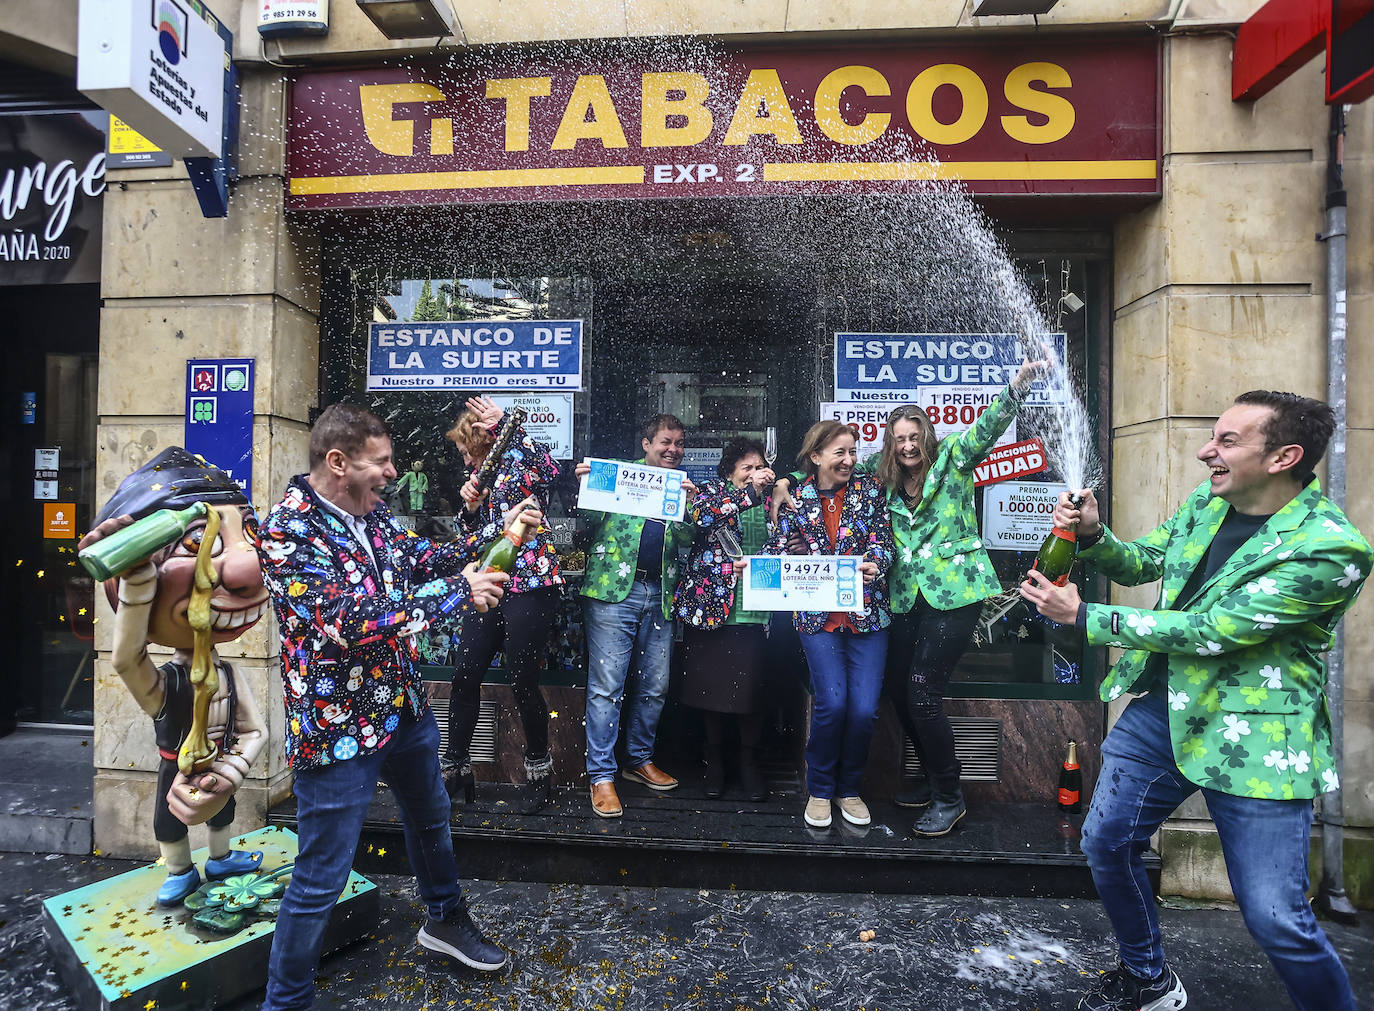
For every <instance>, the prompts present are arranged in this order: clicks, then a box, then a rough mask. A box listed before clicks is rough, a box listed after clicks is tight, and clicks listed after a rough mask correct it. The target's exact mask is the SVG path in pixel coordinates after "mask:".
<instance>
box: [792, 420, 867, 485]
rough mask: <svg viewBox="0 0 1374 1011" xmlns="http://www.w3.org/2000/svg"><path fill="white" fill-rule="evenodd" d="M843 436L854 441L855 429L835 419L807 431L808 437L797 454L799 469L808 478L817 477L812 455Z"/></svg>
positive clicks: (818, 423)
mask: <svg viewBox="0 0 1374 1011" xmlns="http://www.w3.org/2000/svg"><path fill="white" fill-rule="evenodd" d="M842 435H847V436H849V437H850V438H851V439H852V438H854V429H852V428H850V427H849V426H848V425H846V424H845V423H844V422H843V421H836V420H834V419H833V418H831V419H828V420H825V421H818V422H816V423H815V424H814V425H812V426H811V427H810V428H808V429H807V430H806V435H805V436H804V437H803V438H802V445H801V451H800V452H799V453H797V467H798V468H800V469H801V471H802V472H803V473H804V474H805V475H806V476H807V477H815V476H816V470H817V467H816V465H815V464H814V463H813V462H812V461H811V454H812V453H819V452H820V451H821V450H823V449H824V448H825V447H826V446H828V445H830V444H831V443H832V442H834V441H835V440H836V439H838V438H839V437H840V436H842Z"/></svg>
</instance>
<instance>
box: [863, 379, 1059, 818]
mask: <svg viewBox="0 0 1374 1011" xmlns="http://www.w3.org/2000/svg"><path fill="white" fill-rule="evenodd" d="M1047 364H1048V363H1047V362H1045V361H1030V360H1027V361H1026V362H1025V363H1024V364H1022V366H1021V369H1020V371H1019V372H1017V374H1016V378H1014V379H1013V380H1012V382H1011V385H1010V386H1009V387H1008V388H1007V389H1005V390H1003V391H1002V392H1001V393H999V394H998V395H997V397H996V398H995V399H994V400H993V402H992V403H991V404H990V405H988V409H987V410H986V411H984V412H983V414H982V415H981V416H980V417H979V418H978V420H977V421H976V422H974V424H973V427H972V428H970V429H969V430H968V431H966V432H960V433H958V434H956V435H951V436H948V437H947V438H945V439H943V440H941V439H938V438H937V437H936V434H935V427H934V425H932V424H931V422H930V419H929V418H927V417H926V414H925V412H924V411H923V410H922V409H921V408H919V407H917V406H915V405H914V404H905V405H903V406H901V407H899V408H897V409H896V410H895V411H893V412H892V414H891V415H889V416H888V422H887V430H886V432H885V433H884V435H883V448H882V452H881V453H879V454H876V455H875V456H872V457H870V458H869V459H868V460H866V461H864V467H865V469H867V470H870V471H871V472H873V473H875V474H876V475H877V476H878V478H879V479H880V480H881V481H882V483H883V486H884V487H885V488H886V489H887V503H888V512H889V513H890V515H891V518H892V534H893V537H894V539H895V540H896V546H897V550H896V552H895V556H894V558H893V562H892V568H891V570H889V572H888V586H889V592H890V593H891V597H892V631H891V634H890V636H889V638H888V647H887V665H886V670H885V674H884V680H883V693H884V694H885V695H887V696H888V698H890V699H891V700H892V705H893V708H894V709H895V710H896V712H897V718H898V720H899V721H900V722H901V724H902V728H903V730H905V731H906V735H907V737H908V738H910V740H911V744H912V747H914V748H915V749H916V754H917V756H918V757H919V758H920V759H921V768H922V770H923V771H924V772H925V774H926V776H927V782H926V783H918V784H915V786H914V788H911V789H908V790H904V791H903V792H902V793H900V794H899V795H898V796H897V798H896V800H897V803H898V804H901V805H902V806H904V807H925V806H926V805H929V809H928V810H927V811H926V812H925V814H923V815H922V816H921V817H920V818H919V819H917V821H916V824H915V825H914V826H913V827H912V832H913V833H914V834H916V835H920V836H941V835H946V834H947V833H949V832H950V830H951V829H953V828H954V826H955V824H956V823H957V822H958V821H959V819H960V818H962V817H963V816H964V811H965V807H964V796H963V791H962V790H961V789H960V787H959V774H960V771H961V769H960V765H959V760H958V758H956V757H955V754H954V731H953V730H952V728H951V727H950V724H949V717H948V716H946V715H945V709H944V695H945V691H946V689H947V688H948V686H949V679H950V677H951V675H952V674H953V673H954V666H955V664H957V663H958V662H959V658H960V657H961V656H963V654H964V650H965V649H967V648H968V644H969V640H970V639H972V638H973V631H974V628H975V626H976V624H977V621H978V614H979V611H980V610H981V607H982V602H983V601H984V600H986V599H987V598H988V597H991V596H994V595H995V594H998V593H1000V592H1001V591H1002V586H1001V583H1000V582H999V581H998V579H997V575H996V573H995V572H994V571H993V567H992V560H991V559H990V558H989V557H988V553H987V550H986V549H985V548H984V547H983V542H982V540H981V538H980V537H979V535H978V519H977V515H976V513H975V511H974V504H973V491H974V478H973V469H974V467H975V466H977V464H978V463H980V462H981V461H982V460H983V458H984V457H985V456H987V454H988V452H989V451H990V450H991V449H992V447H993V444H994V443H996V441H997V439H998V437H1000V436H1001V434H1002V433H1003V432H1005V431H1006V430H1007V426H1008V425H1010V424H1011V422H1012V420H1013V419H1014V418H1015V417H1016V412H1017V410H1018V409H1019V408H1020V405H1021V398H1022V397H1023V396H1024V395H1025V392H1026V390H1028V389H1029V388H1030V385H1031V382H1032V381H1033V380H1034V379H1035V377H1036V376H1037V375H1038V374H1039V373H1040V372H1041V371H1042V370H1043V369H1045V368H1046V367H1047Z"/></svg>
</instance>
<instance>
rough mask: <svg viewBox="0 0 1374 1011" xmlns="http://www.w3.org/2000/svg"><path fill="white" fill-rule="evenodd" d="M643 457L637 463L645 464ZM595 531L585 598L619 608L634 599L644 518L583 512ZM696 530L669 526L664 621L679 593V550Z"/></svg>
mask: <svg viewBox="0 0 1374 1011" xmlns="http://www.w3.org/2000/svg"><path fill="white" fill-rule="evenodd" d="M643 462H644V458H643V457H640V458H639V459H638V460H636V461H635V463H643ZM578 512H580V513H581V514H582V515H583V516H584V517H586V519H587V521H588V522H590V523H591V524H592V526H593V527H594V528H595V530H594V531H593V534H592V543H591V547H590V548H588V549H587V572H586V574H585V575H584V576H583V577H582V596H584V597H591V598H592V599H593V600H605V601H608V602H610V603H612V604H618V603H620V602H621V601H622V600H624V599H625V598H626V597H628V596H629V595H630V586H631V584H633V583H634V581H635V568H636V567H637V566H638V565H639V537H640V534H642V533H643V531H644V523H645V520H644V517H643V516H627V515H625V514H624V513H604V512H600V511H599V510H596V509H579V510H578ZM695 533H696V527H694V526H692V525H691V524H690V523H669V524H668V525H667V529H666V530H665V531H664V532H663V569H662V572H663V617H665V618H671V617H672V616H673V591H674V590H676V589H677V581H678V554H679V549H681V548H683V547H686V546H687V545H689V544H691V543H692V537H693V535H694V534H695Z"/></svg>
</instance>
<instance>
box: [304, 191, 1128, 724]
mask: <svg viewBox="0 0 1374 1011" xmlns="http://www.w3.org/2000/svg"><path fill="white" fill-rule="evenodd" d="M487 213H489V214H491V215H492V216H493V217H492V221H491V222H488V224H489V225H492V222H498V223H499V224H500V225H501V226H502V227H496V226H495V225H492V227H489V228H487V229H477V230H472V231H468V232H461V233H460V232H459V231H457V230H452V229H451V230H450V231H449V232H446V233H444V235H445V239H444V248H445V253H444V254H443V255H439V254H434V255H431V254H427V253H425V252H424V251H422V250H418V251H417V250H415V249H413V248H411V247H409V246H407V245H406V244H405V243H403V242H401V241H400V240H399V239H398V238H397V236H398V235H399V234H400V232H401V231H403V230H399V229H397V228H396V227H394V226H393V227H391V228H389V229H386V230H385V232H386V235H387V236H388V237H387V238H386V239H385V241H382V242H379V243H375V244H374V243H370V242H364V241H362V240H360V239H358V238H356V237H350V236H348V235H346V234H344V233H339V234H337V235H335V236H332V237H330V238H329V239H328V241H329V243H330V245H331V247H332V253H331V254H330V255H328V256H327V257H326V262H327V263H329V264H330V265H331V266H330V267H329V277H328V279H327V284H326V299H325V303H326V304H325V311H326V320H327V323H326V334H325V338H326V339H325V345H324V348H323V351H324V354H323V355H322V376H321V386H322V389H323V390H324V398H323V402H324V403H328V402H332V401H335V400H341V399H353V400H355V401H356V400H359V399H361V400H363V401H365V402H366V403H367V404H369V406H370V407H371V408H372V409H373V410H375V411H376V412H377V413H378V414H380V415H381V416H382V417H383V418H385V419H386V420H387V422H388V424H389V425H390V427H391V429H392V431H393V433H394V443H395V452H396V459H397V461H398V469H404V468H405V467H407V466H412V465H413V464H414V462H415V461H422V462H423V465H424V467H425V469H426V472H427V473H428V476H429V480H430V489H431V495H432V497H433V505H432V508H430V509H429V510H427V513H428V515H425V516H412V518H411V521H412V522H414V523H415V524H416V525H417V526H421V527H422V529H424V530H425V531H426V532H430V533H436V534H439V535H443V534H445V533H446V532H447V531H448V530H449V529H451V516H452V513H453V510H454V508H455V506H456V505H457V503H458V502H459V499H458V494H457V493H458V488H459V487H460V486H461V484H462V481H463V480H464V479H465V477H466V474H465V472H464V469H463V464H462V460H461V458H460V457H459V455H458V453H457V452H456V450H455V449H454V448H453V446H452V444H450V443H448V442H446V441H445V440H444V437H443V436H444V432H445V431H447V429H448V428H449V427H450V426H451V425H452V424H453V422H454V421H455V419H456V418H457V416H458V413H459V412H460V410H461V408H462V404H463V403H464V401H465V400H466V396H467V395H466V394H454V393H450V392H395V391H387V392H371V393H369V392H366V391H365V377H366V373H367V369H366V355H367V334H368V326H369V324H371V323H373V322H384V321H388V320H394V321H409V320H450V321H459V320H466V319H581V320H582V321H583V323H584V333H585V344H584V364H583V371H584V377H585V388H584V390H583V391H581V392H579V393H577V394H576V395H575V396H574V398H573V399H574V408H573V413H572V417H571V420H570V425H569V440H570V452H569V454H568V459H569V461H570V462H571V461H572V460H577V459H581V458H582V457H584V456H587V455H594V456H608V457H630V456H631V454H637V451H638V448H639V440H638V437H637V435H636V434H635V433H636V431H637V429H638V426H639V424H640V423H641V422H642V420H643V419H644V418H646V417H647V416H649V415H651V414H654V413H659V412H664V413H671V414H675V415H677V416H679V417H680V418H682V419H683V421H684V422H685V423H686V425H687V427H688V431H689V444H688V445H689V455H688V459H687V461H686V466H687V468H688V469H689V471H690V470H694V469H695V470H696V471H697V472H698V473H699V474H700V475H701V476H708V475H710V474H713V473H714V463H715V460H717V459H718V458H719V449H720V447H721V446H722V445H723V444H724V442H725V441H726V440H727V439H729V438H730V437H731V436H733V435H736V434H744V435H750V436H754V437H760V436H761V435H762V434H763V431H764V430H765V429H766V428H767V427H770V426H772V427H775V428H777V430H778V437H779V446H780V448H781V454H780V457H779V461H778V467H779V468H782V467H784V466H788V465H790V464H791V463H792V460H793V455H794V453H795V449H796V447H797V446H798V445H799V444H800V441H801V437H802V434H803V433H804V432H805V430H806V428H807V427H809V425H810V424H811V423H812V422H813V421H814V420H815V418H816V409H817V407H816V405H817V404H818V403H819V402H821V401H827V400H831V399H833V378H834V376H833V369H834V365H833V354H834V334H836V333H844V332H877V333H942V332H943V333H965V332H969V326H970V323H969V318H970V317H969V316H968V315H967V314H962V315H961V311H960V306H961V305H962V304H963V302H964V301H966V300H967V299H968V298H970V297H971V296H970V292H973V291H974V290H975V289H976V287H977V285H976V283H975V282H976V280H977V279H972V280H970V279H968V278H963V277H959V275H958V274H957V272H955V273H951V272H950V271H949V270H948V269H944V270H943V271H941V272H940V276H942V277H945V278H946V279H948V278H955V279H956V280H955V281H950V282H948V283H950V284H952V285H954V288H953V289H952V290H950V291H947V292H938V291H924V290H919V289H913V288H912V286H911V277H910V271H909V270H906V269H898V268H897V267H893V269H892V271H891V273H890V274H884V273H882V271H881V268H880V266H875V262H866V263H864V264H863V265H862V267H861V269H858V268H856V269H852V270H846V269H844V268H843V266H842V265H840V266H837V265H836V263H834V262H818V263H816V264H800V265H799V264H798V262H796V261H795V260H793V261H789V262H787V263H786V264H785V265H783V266H779V265H778V264H777V263H771V262H768V261H767V259H766V258H765V257H759V258H757V259H754V260H751V258H750V255H748V254H749V253H750V252H751V251H749V250H743V251H741V250H740V249H737V248H736V249H732V248H731V241H733V240H732V236H731V234H730V233H729V232H728V230H725V229H721V230H720V234H721V235H722V236H723V238H721V239H720V241H718V242H716V243H713V244H712V245H711V246H710V248H709V249H704V248H703V247H701V245H700V244H699V243H697V244H693V243H691V242H690V241H688V240H689V239H690V237H691V235H692V234H693V233H692V231H691V227H692V225H691V223H690V222H683V221H682V220H680V219H670V215H669V213H668V212H663V211H643V212H640V211H639V210H638V209H635V210H634V211H630V210H626V211H624V213H623V214H622V216H621V217H620V218H618V219H617V220H618V221H620V222H622V223H624V224H625V228H624V232H625V235H621V236H619V238H620V239H621V241H620V242H619V243H616V242H614V241H613V239H612V238H608V234H609V235H610V236H612V237H614V236H615V233H616V229H615V228H614V227H609V226H607V227H603V228H601V229H599V230H592V231H591V232H589V233H588V235H587V242H588V247H587V248H586V249H579V254H580V255H578V256H576V257H571V256H566V255H564V256H562V257H561V259H560V260H559V261H558V266H559V267H560V268H562V269H560V270H557V271H555V270H549V269H547V267H548V265H547V264H544V265H543V267H542V269H531V268H532V267H538V265H540V264H541V261H544V260H547V259H549V258H550V257H548V256H547V255H544V256H540V255H537V254H535V253H532V252H528V253H526V252H522V251H521V250H520V249H519V248H518V247H519V245H520V243H519V241H517V239H518V236H519V229H517V228H514V227H505V226H508V225H509V222H507V221H506V220H505V218H502V217H499V215H502V214H511V215H521V214H524V215H526V216H527V217H528V218H529V219H530V220H536V221H538V222H542V224H540V225H537V226H535V228H536V230H537V228H538V227H551V226H550V225H549V222H556V221H558V220H559V219H558V214H559V213H560V212H557V211H552V212H550V211H544V210H542V209H540V210H531V209H524V210H519V209H517V210H509V211H507V210H493V211H490V212H487ZM606 213H610V212H609V211H607V212H606ZM639 213H643V214H645V215H646V216H648V217H651V218H652V217H653V216H654V215H655V214H659V215H660V220H658V221H656V222H655V223H654V224H653V228H655V229H657V230H658V231H656V232H654V233H653V234H649V233H648V232H645V233H639V232H635V231H634V229H635V228H641V227H643V228H648V227H649V226H644V225H642V224H633V223H632V222H633V221H634V220H635V217H634V215H635V214H639ZM536 214H538V215H543V216H541V217H537V218H536V217H535V215H536ZM521 220H522V221H524V219H521ZM525 224H528V221H525ZM696 227H697V228H698V229H699V228H700V227H701V226H699V225H698V226H696ZM673 229H677V230H679V231H682V232H683V234H682V235H675V234H671V233H672V232H673ZM554 230H555V231H556V229H554ZM381 231H382V230H381V229H380V226H378V234H380V232H381ZM580 234H581V233H579V235H580ZM713 234H714V233H713ZM1075 241H1077V240H1076V238H1075V237H1074V236H1069V237H1068V238H1067V239H1066V240H1065V241H1064V243H1063V244H1064V245H1065V247H1066V248H1071V247H1072V246H1073V244H1074V242H1075ZM1088 245H1089V246H1090V247H1092V249H1093V252H1091V253H1088V254H1064V253H1056V254H1055V255H1046V254H1039V253H1037V254H1035V255H1026V256H1023V257H1021V258H1020V259H1018V261H1017V264H1016V265H1017V267H1018V269H1019V270H1020V272H1021V273H1022V276H1023V278H1024V279H1025V280H1026V281H1027V283H1028V285H1029V288H1030V290H1031V292H1032V294H1033V296H1034V298H1035V300H1036V301H1037V302H1038V303H1040V308H1041V311H1042V313H1043V315H1044V316H1045V318H1046V320H1047V322H1048V323H1049V325H1050V326H1051V327H1052V328H1055V329H1058V330H1059V331H1060V332H1063V333H1064V334H1066V337H1067V352H1068V359H1069V364H1070V367H1071V368H1072V369H1073V370H1074V373H1075V375H1076V376H1077V379H1078V381H1077V383H1076V386H1077V387H1078V388H1079V389H1081V390H1083V391H1084V393H1085V396H1086V399H1087V406H1088V409H1089V411H1090V413H1091V414H1093V415H1094V416H1095V417H1098V416H1100V415H1099V413H1098V412H1099V409H1100V407H1101V404H1099V401H1098V397H1099V394H1100V392H1101V391H1102V390H1103V389H1105V372H1104V370H1103V364H1102V360H1101V344H1102V334H1103V333H1104V332H1105V329H1106V323H1105V319H1106V317H1105V308H1104V307H1105V304H1106V301H1107V285H1108V278H1109V269H1108V265H1109V259H1108V256H1107V251H1106V249H1105V247H1104V246H1103V245H1102V244H1100V243H1098V242H1095V241H1094V242H1089V243H1088ZM626 250H629V251H630V252H626ZM497 251H499V258H496V253H497ZM484 252H487V255H490V256H492V257H493V260H494V262H495V263H496V264H497V265H496V266H490V265H488V266H487V267H485V268H483V269H475V268H474V266H473V264H474V263H478V262H482V261H481V257H482V255H483V253H484ZM946 267H947V265H946ZM570 268H571V269H570ZM979 297H985V296H979ZM1037 410H1045V409H1036V408H1029V407H1028V408H1027V409H1026V410H1025V412H1024V414H1023V418H1022V422H1021V424H1022V425H1023V426H1024V428H1023V430H1025V431H1029V430H1032V429H1033V428H1034V427H1035V424H1036V422H1037V421H1038V418H1037V416H1036V415H1037ZM1018 437H1024V436H1018ZM1105 445H1106V437H1105V428H1103V427H1101V426H1099V429H1098V444H1097V446H1095V447H1094V448H1095V450H1096V451H1097V452H1098V453H1099V454H1102V453H1104V451H1105ZM571 470H572V468H571V466H568V467H567V468H566V476H567V478H568V480H567V481H566V482H565V483H564V484H563V485H562V486H560V488H559V490H558V494H557V495H556V496H555V499H554V501H553V502H551V503H550V517H551V524H552V525H553V527H554V529H555V532H556V539H557V540H558V542H559V547H560V552H561V553H562V554H563V556H564V568H565V571H566V572H568V573H570V574H572V576H573V579H574V583H575V579H576V575H577V574H578V573H579V571H580V569H581V567H582V566H581V555H580V552H579V548H580V547H581V546H582V545H581V543H580V541H579V540H578V531H577V530H576V515H575V483H574V481H573V480H572V478H571ZM1041 479H1043V480H1046V481H1058V480H1059V479H1058V477H1057V476H1055V475H1036V476H1033V477H1029V478H1027V480H1041ZM393 508H394V509H395V510H396V511H397V512H398V513H399V514H402V515H411V513H410V511H409V510H408V509H407V508H406V507H405V504H404V503H403V502H401V501H399V500H396V501H393ZM977 509H978V519H979V528H980V529H984V527H985V524H984V519H985V517H984V493H979V494H978V496H977ZM1034 547H1035V545H1029V546H1028V547H1027V548H1026V549H1024V550H1011V549H1002V548H997V549H994V550H992V551H991V557H992V562H993V565H994V567H995V569H996V573H997V576H998V579H999V580H1000V581H1001V583H1002V585H1003V586H1004V587H1005V588H1008V589H1010V588H1012V587H1014V586H1015V584H1016V583H1017V582H1018V580H1019V578H1020V575H1021V574H1022V573H1023V572H1024V571H1025V570H1026V569H1027V568H1028V567H1029V566H1030V563H1031V561H1032V560H1033V557H1034ZM1075 578H1077V579H1080V580H1085V579H1086V580H1088V581H1091V578H1092V577H1091V574H1090V573H1089V574H1087V575H1084V574H1081V573H1080V574H1079V575H1078V576H1076V577H1075ZM1090 592H1091V591H1088V592H1087V593H1085V596H1089V594H1090ZM564 612H565V613H564V615H563V617H562V620H561V621H560V624H559V630H558V634H557V635H556V637H555V641H554V642H552V643H551V644H550V654H549V677H550V678H552V679H554V680H557V681H561V682H562V683H577V682H578V681H579V680H580V679H581V678H582V677H584V676H585V673H584V672H585V666H584V665H585V659H584V657H583V652H584V647H583V643H582V633H581V627H580V613H579V608H578V606H577V598H576V586H575V585H574V586H573V587H571V588H570V590H569V592H567V593H565V596H564ZM787 624H788V623H787V622H785V621H779V622H775V627H778V631H779V633H780V634H781V635H782V636H784V638H785V637H786V635H787V634H788V632H789V629H787V628H781V627H779V626H785V625H787ZM989 631H990V632H991V633H992V634H990V635H988V636H986V637H985V639H986V640H987V641H982V642H980V643H979V644H976V645H974V646H972V647H970V649H969V650H968V652H967V653H966V654H965V656H964V658H963V661H962V662H961V664H960V665H959V668H958V670H957V672H956V676H955V682H954V684H953V685H952V688H951V692H952V694H955V695H964V696H971V697H987V698H1017V697H1023V698H1088V697H1091V696H1092V694H1093V687H1092V686H1093V685H1094V684H1095V679H1096V676H1097V674H1096V664H1097V663H1098V662H1099V658H1098V657H1096V656H1095V655H1094V654H1092V653H1091V652H1088V653H1086V654H1085V653H1084V652H1083V650H1082V649H1081V645H1080V640H1079V636H1078V635H1077V634H1076V633H1075V632H1074V631H1073V630H1071V629H1054V628H1051V627H1048V626H1046V625H1045V624H1044V623H1043V622H1041V621H1039V620H1038V619H1037V618H1036V617H1035V616H1033V615H1028V614H1024V613H1016V612H1013V613H1012V614H1011V615H1010V616H1009V618H1008V619H1006V620H1004V621H1003V622H1002V623H1001V626H1000V627H998V628H995V629H990V630H989ZM451 645H452V644H451V642H449V641H446V640H444V639H442V638H441V637H437V636H436V637H435V639H434V641H432V642H430V643H427V644H425V646H424V647H423V652H424V653H425V656H426V661H427V663H428V665H430V666H431V667H432V668H433V669H434V671H436V672H442V671H443V670H444V668H445V667H446V657H447V656H448V655H449V654H448V651H449V649H450V648H451ZM778 652H779V655H782V654H784V653H786V650H785V649H780V650H779V651H778ZM793 659H798V658H797V657H795V656H794V657H793ZM498 664H499V658H498ZM436 676H442V675H441V674H440V673H436ZM493 678H494V679H496V680H500V679H501V674H500V672H499V671H493Z"/></svg>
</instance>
